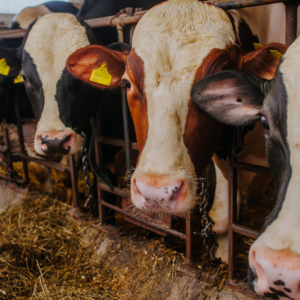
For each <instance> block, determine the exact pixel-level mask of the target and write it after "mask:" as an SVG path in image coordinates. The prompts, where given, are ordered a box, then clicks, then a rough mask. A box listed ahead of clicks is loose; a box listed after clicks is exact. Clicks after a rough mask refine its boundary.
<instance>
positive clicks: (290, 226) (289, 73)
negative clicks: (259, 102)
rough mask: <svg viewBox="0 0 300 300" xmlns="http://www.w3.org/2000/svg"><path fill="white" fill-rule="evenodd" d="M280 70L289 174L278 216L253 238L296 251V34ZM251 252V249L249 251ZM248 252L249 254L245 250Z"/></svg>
mask: <svg viewBox="0 0 300 300" xmlns="http://www.w3.org/2000/svg"><path fill="white" fill-rule="evenodd" d="M283 59H284V61H283V63H282V65H281V66H280V69H279V70H280V72H281V73H282V74H283V82H284V84H285V88H286V92H287V98H288V104H287V131H288V134H287V141H288V146H289V149H290V154H291V156H290V164H291V167H292V176H291V179H290V182H289V183H288V189H287V192H286V196H285V199H284V202H283V205H282V208H281V211H280V213H279V215H278V217H277V218H276V219H275V220H274V221H273V222H272V223H271V224H270V225H269V226H268V227H267V229H266V230H265V232H264V233H263V234H262V235H261V236H260V237H259V238H258V239H257V240H256V241H255V243H254V244H253V245H252V247H251V250H253V248H256V247H268V248H271V249H273V250H284V249H290V250H291V251H292V252H294V253H295V254H298V255H300V231H299V228H300V205H299V195H300V124H299V116H300V85H299V80H300V75H299V74H300V38H299V37H298V38H297V39H296V41H295V42H294V43H293V44H292V45H291V46H290V47H289V48H288V50H287V52H286V54H285V55H284V56H283ZM250 253H251V251H250ZM249 255H250V254H249Z"/></svg>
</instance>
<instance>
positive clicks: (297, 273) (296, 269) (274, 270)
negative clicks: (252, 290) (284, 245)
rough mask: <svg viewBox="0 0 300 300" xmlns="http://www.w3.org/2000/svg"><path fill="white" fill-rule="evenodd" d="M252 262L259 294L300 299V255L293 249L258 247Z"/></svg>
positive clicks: (253, 253) (251, 258) (277, 297)
mask: <svg viewBox="0 0 300 300" xmlns="http://www.w3.org/2000/svg"><path fill="white" fill-rule="evenodd" d="M250 262H251V264H252V266H253V267H254V268H255V271H256V274H257V282H256V289H257V291H258V293H259V294H261V295H265V296H269V297H272V298H274V297H275V298H276V299H300V256H299V255H298V254H296V253H294V252H292V251H291V250H273V249H270V248H266V247H265V248H258V249H255V250H253V251H252V253H251V257H250Z"/></svg>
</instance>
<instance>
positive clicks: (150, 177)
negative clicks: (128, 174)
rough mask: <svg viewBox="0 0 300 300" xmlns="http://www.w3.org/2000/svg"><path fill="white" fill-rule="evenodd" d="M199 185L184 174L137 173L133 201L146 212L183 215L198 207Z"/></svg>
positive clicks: (132, 194) (134, 179) (132, 189)
mask: <svg viewBox="0 0 300 300" xmlns="http://www.w3.org/2000/svg"><path fill="white" fill-rule="evenodd" d="M196 191H197V184H196V183H195V182H193V181H192V180H190V179H189V176H186V175H184V174H178V175H176V174H175V175H174V174H170V175H167V174H157V173H149V172H147V173H144V174H143V173H142V172H137V171H136V172H135V173H134V174H133V176H132V179H131V200H132V202H133V204H134V206H135V207H136V208H138V209H140V210H143V211H144V212H155V213H158V212H159V213H167V214H175V215H183V214H184V213H186V212H188V211H189V210H190V209H192V208H193V207H194V206H195V205H196V199H197V197H196Z"/></svg>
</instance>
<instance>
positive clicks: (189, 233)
mask: <svg viewBox="0 0 300 300" xmlns="http://www.w3.org/2000/svg"><path fill="white" fill-rule="evenodd" d="M185 235H186V241H185V249H186V251H185V252H186V254H185V256H186V259H187V260H189V261H191V260H192V259H193V243H192V242H193V223H192V220H191V214H189V215H188V216H187V217H186V218H185Z"/></svg>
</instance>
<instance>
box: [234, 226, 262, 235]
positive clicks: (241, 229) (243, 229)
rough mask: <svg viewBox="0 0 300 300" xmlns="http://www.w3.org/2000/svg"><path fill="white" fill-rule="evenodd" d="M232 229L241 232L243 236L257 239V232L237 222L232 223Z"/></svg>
mask: <svg viewBox="0 0 300 300" xmlns="http://www.w3.org/2000/svg"><path fill="white" fill-rule="evenodd" d="M232 231H233V232H235V233H239V234H242V235H244V236H247V237H250V238H253V239H257V238H258V235H259V232H258V231H256V230H253V229H250V228H247V227H244V226H241V225H237V224H232Z"/></svg>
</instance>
